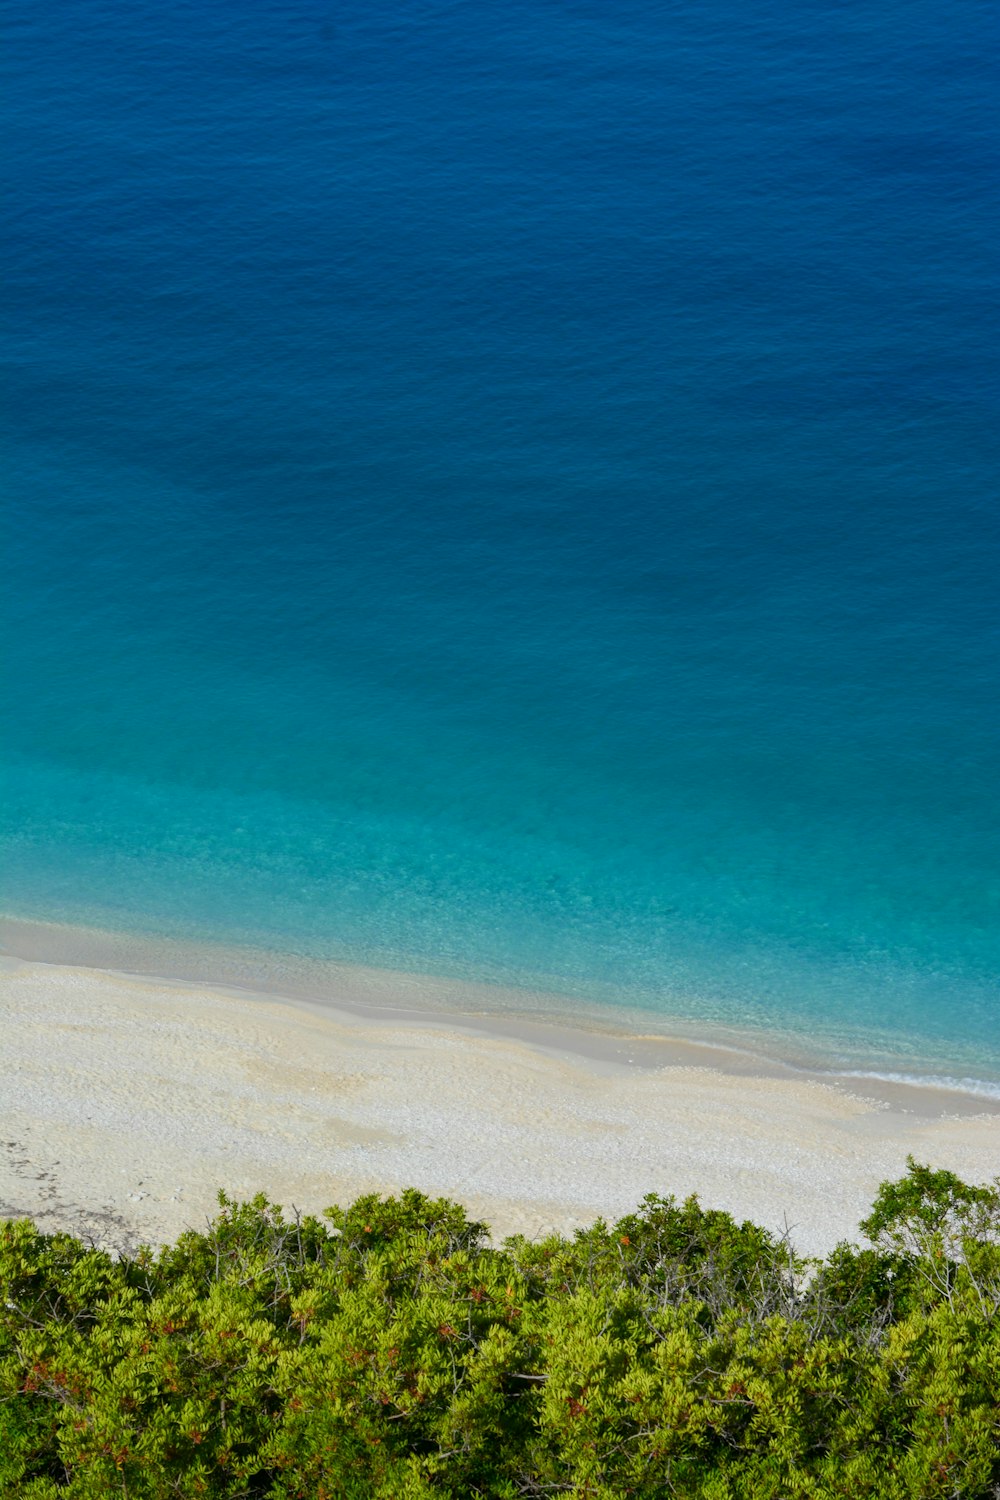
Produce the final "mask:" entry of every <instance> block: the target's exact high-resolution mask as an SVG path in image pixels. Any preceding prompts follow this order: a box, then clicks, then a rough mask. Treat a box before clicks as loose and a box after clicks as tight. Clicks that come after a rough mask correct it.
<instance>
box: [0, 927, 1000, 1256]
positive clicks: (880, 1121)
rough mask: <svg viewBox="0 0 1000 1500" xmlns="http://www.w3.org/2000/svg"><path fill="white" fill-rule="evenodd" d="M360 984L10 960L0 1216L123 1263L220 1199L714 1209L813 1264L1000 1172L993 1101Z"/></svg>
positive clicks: (525, 1221) (600, 1210) (407, 987)
mask: <svg viewBox="0 0 1000 1500" xmlns="http://www.w3.org/2000/svg"><path fill="white" fill-rule="evenodd" d="M5 927H6V928H7V931H6V932H5V937H6V938H8V939H9V937H10V932H9V924H5ZM35 936H36V938H37V937H38V933H37V931H36V934H35ZM341 977H342V983H341V986H340V988H339V989H338V990H337V992H336V993H334V994H330V995H328V996H326V997H325V998H323V999H317V998H316V997H315V996H307V995H303V994H296V993H291V994H289V993H285V994H278V993H274V992H271V991H266V990H260V989H252V988H250V987H248V986H247V985H245V984H243V985H240V984H236V983H219V982H205V981H202V982H196V981H194V980H192V979H187V978H167V977H163V976H139V975H135V974H130V973H126V972H122V971H120V970H119V971H117V972H116V971H114V970H112V969H110V968H100V967H96V966H85V965H81V964H79V963H78V964H75V965H70V964H66V963H59V962H52V961H51V960H50V961H47V962H45V961H40V960H38V959H36V958H30V957H23V956H20V957H19V956H16V955H10V956H8V957H6V958H5V959H4V960H3V963H2V968H0V996H2V1006H3V1012H4V1022H3V1035H4V1037H5V1039H6V1040H5V1043H4V1052H5V1064H6V1066H5V1068H4V1070H3V1080H4V1081H3V1084H2V1088H3V1091H4V1095H5V1097H4V1101H3V1111H4V1120H5V1124H6V1129H5V1130H4V1143H3V1160H2V1165H0V1213H3V1214H4V1215H6V1216H7V1217H14V1216H20V1215H28V1216H31V1217H34V1218H35V1219H36V1222H38V1224H39V1227H41V1228H43V1229H46V1230H52V1229H55V1228H64V1229H73V1230H74V1231H75V1232H77V1233H84V1234H90V1235H93V1236H94V1237H95V1238H96V1239H97V1240H98V1242H101V1243H105V1244H107V1245H108V1246H109V1248H114V1249H122V1248H127V1247H128V1246H130V1245H134V1244H135V1243H136V1242H138V1241H139V1240H150V1241H152V1242H153V1243H159V1242H160V1241H161V1240H164V1239H170V1238H173V1237H174V1236H175V1235H176V1234H177V1233H179V1232H180V1230H181V1229H183V1228H184V1227H188V1226H201V1225H203V1224H204V1221H205V1219H206V1217H208V1216H210V1215H211V1213H212V1212H213V1211H214V1207H215V1193H216V1191H217V1189H219V1188H224V1189H225V1190H226V1191H227V1192H229V1193H230V1194H232V1195H235V1196H248V1195H252V1194H254V1193H256V1192H258V1191H264V1192H266V1193H268V1194H269V1195H270V1196H271V1197H273V1198H275V1199H276V1200H277V1201H280V1202H282V1203H284V1204H286V1205H293V1204H294V1205H295V1206H297V1207H299V1208H301V1209H303V1210H305V1211H310V1212H316V1211H319V1210H321V1209H322V1208H324V1207H326V1206H327V1205H329V1204H330V1203H333V1202H345V1201H348V1200H349V1199H350V1198H352V1197H356V1196H358V1195H359V1194H360V1193H362V1192H370V1191H379V1192H383V1193H388V1192H394V1191H398V1190H399V1189H401V1188H402V1187H406V1186H415V1187H419V1188H422V1189H423V1190H424V1191H426V1192H429V1193H432V1194H434V1195H441V1196H448V1197H452V1198H456V1199H458V1200H459V1201H461V1202H462V1203H464V1204H465V1205H466V1206H467V1208H468V1209H469V1211H470V1213H471V1214H472V1215H473V1216H474V1217H478V1218H483V1219H486V1220H487V1222H489V1223H490V1225H491V1227H492V1229H493V1231H494V1233H495V1234H496V1235H497V1236H498V1237H499V1236H502V1235H505V1234H508V1233H512V1232H524V1233H527V1234H529V1235H532V1236H537V1235H541V1234H545V1233H547V1232H550V1231H551V1230H558V1231H560V1232H562V1233H568V1232H571V1231H572V1230H573V1229H574V1228H576V1227H580V1226H581V1225H583V1224H586V1223H588V1222H591V1221H592V1220H593V1219H594V1218H596V1217H597V1216H598V1215H603V1216H605V1217H609V1218H612V1217H616V1216H618V1215H620V1214H622V1213H625V1212H628V1211H629V1210H631V1209H633V1208H634V1207H635V1206H636V1205H637V1203H638V1202H639V1201H641V1198H642V1197H643V1196H644V1195H645V1194H646V1193H648V1192H658V1193H662V1194H670V1193H672V1194H675V1195H676V1196H678V1197H685V1196H687V1195H688V1194H689V1193H692V1192H695V1193H697V1194H698V1195H699V1197H700V1198H701V1200H702V1202H703V1203H705V1204H706V1205H707V1206H711V1207H719V1208H725V1209H727V1210H728V1211H729V1212H731V1213H733V1214H734V1215H735V1216H736V1217H737V1218H752V1219H755V1220H756V1221H757V1222H760V1223H762V1224H764V1225H765V1226H766V1227H767V1228H769V1229H772V1230H774V1231H776V1232H779V1233H780V1232H782V1231H783V1229H784V1228H785V1227H786V1226H789V1227H790V1229H791V1235H792V1239H793V1242H794V1243H795V1244H796V1245H797V1247H798V1248H799V1249H800V1250H802V1251H803V1252H804V1253H808V1254H817V1253H824V1252H825V1251H827V1250H829V1249H830V1248H832V1245H833V1244H834V1243H836V1241H837V1240H838V1239H840V1238H845V1237H846V1238H849V1237H851V1236H853V1235H855V1234H856V1226H857V1222H858V1219H859V1218H860V1217H862V1216H863V1215H864V1213H865V1212H866V1211H867V1209H868V1207H869V1205H870V1203H871V1199H872V1196H873V1194H874V1192H875V1191H876V1190H877V1187H878V1184H879V1182H881V1181H882V1180H884V1179H885V1178H887V1177H894V1176H898V1175H900V1174H901V1172H902V1171H903V1170H904V1169H905V1160H906V1156H907V1155H908V1154H913V1155H915V1156H916V1157H917V1158H918V1159H921V1160H928V1161H930V1162H931V1163H932V1164H934V1165H945V1166H949V1167H951V1168H952V1170H955V1171H957V1172H958V1173H959V1175H963V1176H966V1177H968V1178H969V1179H971V1180H974V1181H977V1180H985V1179H987V1178H991V1177H993V1176H995V1175H996V1173H997V1171H998V1170H1000V1100H996V1099H990V1098H976V1097H975V1096H973V1095H970V1094H956V1093H948V1092H947V1091H946V1090H943V1089H937V1088H927V1087H916V1086H913V1085H907V1084H893V1083H891V1082H879V1081H878V1080H872V1079H861V1080H859V1079H856V1078H850V1077H844V1076H840V1077H838V1076H836V1075H831V1074H819V1073H815V1072H812V1073H809V1072H805V1071H802V1070H798V1069H796V1068H794V1067H792V1066H790V1065H786V1064H783V1063H780V1062H775V1061H773V1060H769V1059H766V1058H761V1057H759V1056H754V1055H753V1054H750V1053H748V1052H745V1051H739V1050H736V1049H730V1050H726V1049H724V1048H721V1047H719V1046H717V1045H716V1044H715V1043H714V1042H710V1043H705V1042H698V1041H692V1040H687V1039H684V1038H673V1039H667V1038H659V1037H655V1036H649V1035H630V1034H629V1033H628V1032H627V1031H624V1030H622V1031H618V1032H611V1031H609V1030H605V1031H594V1030H589V1029H587V1028H586V1027H579V1026H576V1027H573V1026H567V1025H559V1024H556V1023H553V1022H552V1021H551V1020H550V1019H546V1020H544V1021H540V1022H533V1021H531V1020H530V1018H526V1017H524V1016H512V1015H506V1016H505V1015H501V1014H497V1013H482V1012H477V1011H476V1010H475V1008H474V1004H473V1002H474V1001H475V999H476V994H475V987H468V986H462V985H460V984H458V982H452V981H447V982H446V984H447V992H448V994H449V995H450V996H451V998H452V999H455V998H456V996H457V995H459V994H461V995H462V996H464V997H465V999H466V1001H467V1007H466V1009H464V1010H463V1011H462V1012H461V1013H457V1012H455V1011H449V1010H447V1009H445V1008H444V1007H443V1006H439V1007H437V1008H428V1007H427V1006H426V1005H425V1006H423V1007H421V1006H415V1005H414V1004H413V1001H414V999H415V998H416V997H417V995H418V994H419V993H422V992H423V989H424V988H425V986H424V982H423V981H414V980H412V978H411V979H410V980H409V982H408V981H407V977H406V976H397V975H393V974H387V973H386V974H383V973H380V972H379V971H365V970H356V969H351V968H349V967H347V966H344V967H343V969H342V971H341ZM293 988H294V987H293ZM438 994H439V995H440V990H438ZM401 1001H402V1002H403V1003H402V1004H400V1003H399V1002H401ZM379 1002H380V1003H379ZM389 1002H395V1003H389ZM470 1007H471V1008H470Z"/></svg>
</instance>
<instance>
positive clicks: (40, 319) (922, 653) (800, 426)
mask: <svg viewBox="0 0 1000 1500" xmlns="http://www.w3.org/2000/svg"><path fill="white" fill-rule="evenodd" d="M13 10H14V24H13V26H12V29H11V46H10V48H9V49H8V66H9V68H10V70H11V74H12V76H11V78H10V79H9V80H8V84H9V86H8V89H7V91H6V98H7V101H8V102H7V105H6V108H7V110H8V111H9V113H10V117H11V118H10V121H9V123H10V125H11V126H12V128H13V129H15V130H16V131H17V132H18V139H19V140H20V141H21V142H22V143H23V145H22V149H21V150H20V153H19V155H18V156H17V157H16V158H15V159H13V160H12V162H11V165H10V169H9V170H10V174H11V183H10V187H11V189H12V191H11V193H10V202H11V203H12V205H13V210H14V211H13V214H12V216H11V217H12V223H11V233H10V240H11V243H12V245H13V257H12V259H13V275H12V278H11V284H10V287H9V290H8V296H9V313H8V326H9V329H10V337H9V339H8V344H7V389H8V391H9V393H10V399H9V400H8V402H7V413H6V415H7V430H6V446H5V470H4V472H5V476H6V481H5V488H6V493H7V500H8V517H9V519H8V522H7V528H6V548H7V556H8V572H9V576H10V581H11V587H10V590H9V593H8V598H7V604H6V608H7V610H8V615H7V622H6V635H7V639H8V642H9V649H8V651H7V657H6V668H5V670H6V692H5V700H6V705H7V706H6V712H5V725H4V739H3V755H4V791H5V796H4V808H5V819H4V833H3V880H2V905H3V906H4V907H5V908H6V909H7V910H10V911H14V912H17V913H20V914H22V915H25V916H30V917H36V918H42V919H52V920H60V921H70V922H79V923H83V924H85V925H95V926H103V927H112V928H123V929H132V930H136V931H147V932H151V933H167V934H173V935H176V936H178V937H186V938H208V939H212V940H216V941H219V942H222V943H227V944H232V943H240V942H254V943H256V944H258V945H262V946H265V947H269V948H272V949H274V950H277V951H282V950H284V951H287V952H294V953H304V954H312V955H316V956H320V957H324V956H325V957H340V958H351V959H356V960H361V961H364V962H370V963H374V964H377V965H383V966H387V967H397V968H403V969H413V970H419V971H426V972H431V973H443V974H457V975H464V976H468V977H472V978H477V979H487V980H492V981H495V982H497V983H499V984H503V985H518V984H521V985H528V986H540V987H542V988H545V989H549V990H552V991H554V992H556V993H558V994H561V995H562V996H564V997H565V998H566V999H567V1000H568V1001H570V1002H571V1001H572V999H573V997H574V996H575V997H578V998H579V999H580V1000H581V1001H588V1002H592V1001H595V1000H596V1001H599V1002H601V1003H603V1004H607V1005H609V1006H611V1005H613V1006H626V1007H635V1006H644V1007H647V1008H648V1009H650V1010H652V1011H655V1012H657V1014H658V1015H660V1016H661V1017H670V1016H678V1017H682V1018H686V1019H687V1020H688V1021H689V1022H698V1021H703V1022H705V1023H706V1024H708V1023H722V1024H725V1025H732V1026H736V1027H740V1028H747V1027H749V1028H759V1029H761V1030H762V1031H763V1032H773V1033H791V1034H794V1035H795V1036H797V1037H799V1038H800V1039H801V1041H802V1044H803V1045H807V1046H809V1047H812V1048H815V1049H816V1050H817V1052H820V1053H822V1054H823V1055H824V1056H827V1057H832V1058H840V1059H842V1060H847V1061H848V1062H850V1063H852V1064H858V1065H862V1066H867V1065H871V1066H879V1067H882V1068H889V1067H891V1065H892V1061H893V1059H894V1058H895V1059H897V1060H901V1061H905V1064H906V1067H907V1068H910V1069H912V1068H913V1067H922V1068H924V1069H925V1070H926V1071H928V1072H931V1073H946V1074H955V1075H958V1076H967V1075H972V1076H975V1077H980V1078H983V1079H989V1078H1000V1035H998V1019H1000V989H998V984H997V976H998V973H1000V921H998V918H1000V879H998V873H997V870H998V866H997V854H998V838H997V835H998V832H1000V828H998V824H1000V817H998V812H997V798H996V788H997V785H998V784H1000V783H998V776H997V771H998V766H1000V754H998V751H1000V706H998V699H997V691H996V689H997V663H998V634H1000V632H998V626H997V613H996V598H995V596H996V577H997V564H998V561H1000V557H998V553H1000V545H998V542H1000V536H998V532H1000V527H998V522H997V508H996V501H997V494H996V476H997V472H998V468H997V442H996V426H995V417H994V409H995V398H996V395H997V391H998V389H1000V382H998V380H997V348H998V343H997V338H996V334H997V327H996V322H997V320H996V316H995V306H996V303H995V295H996V291H997V281H998V279H1000V278H998V274H997V264H996V257H995V250H994V245H995V234H996V230H997V228H998V224H997V214H996V211H995V203H994V197H993V193H992V188H991V184H992V182H993V181H994V180H995V168H996V165H997V161H998V156H1000V151H998V145H1000V141H998V130H997V124H996V119H995V113H994V111H993V110H992V107H991V104H990V86H989V79H988V76H987V74H986V72H985V71H984V70H983V67H982V63H981V57H982V55H983V51H984V44H985V42H986V41H987V40H988V39H987V38H986V37H985V35H984V32H985V22H984V18H983V12H982V11H981V10H980V9H979V8H978V7H975V6H972V5H968V6H966V5H961V4H960V5H959V6H957V7H950V8H949V9H948V11H947V12H945V10H944V9H943V8H941V9H940V10H938V9H936V8H934V7H926V8H924V9H922V10H921V12H920V15H919V17H917V19H916V22H914V18H913V16H912V13H911V12H909V11H907V12H906V13H905V19H906V24H905V26H904V24H903V21H904V12H903V11H902V10H900V11H899V12H898V13H897V12H896V11H895V10H894V9H893V7H890V8H889V10H888V11H883V12H880V16H879V19H878V21H877V23H876V22H875V21H873V20H872V18H871V17H869V16H867V15H864V16H863V15H861V13H856V14H855V13H853V12H851V11H850V10H849V9H845V8H844V7H834V6H827V5H817V6H815V7H813V8H812V9H810V10H809V11H808V12H803V13H795V14H791V13H786V11H785V10H784V9H783V8H780V7H770V8H768V7H765V8H764V10H763V11H760V10H758V11H757V12H756V13H755V14H754V15H753V16H752V17H747V15H746V14H745V13H744V11H743V9H742V8H738V7H733V8H732V10H731V12H730V10H729V9H728V8H727V7H723V8H722V9H721V10H718V9H716V10H715V11H713V13H712V14H711V15H708V14H705V13H703V12H701V11H697V12H696V11H694V10H688V9H683V8H682V9H679V10H676V11H674V12H671V13H670V14H669V15H665V14H664V12H663V9H662V7H656V6H652V5H643V4H635V5H628V6H626V7H625V8H624V9H623V10H620V11H619V10H616V12H615V13H614V14H613V15H611V14H609V13H606V11H605V9H604V8H599V7H591V6H584V5H580V6H573V7H570V8H569V9H567V10H566V11H565V13H563V12H560V14H559V15H558V16H556V15H555V14H554V13H553V14H548V13H545V14H541V13H539V12H538V10H537V8H536V7H530V6H527V5H525V6H519V5H515V6H510V5H505V6H504V7H495V6H493V5H489V4H485V3H483V4H475V5H472V6H468V7H463V8H461V9H456V8H454V7H452V6H448V5H431V4H428V5H426V6H419V7H406V8H398V9H392V10H390V11H388V12H385V11H383V12H380V13H378V14H372V13H370V11H369V10H368V9H364V8H361V7H352V6H350V5H348V6H345V7H343V8H342V9H341V11H340V12H339V13H338V16H337V18H336V19H335V20H331V18H330V16H329V14H328V12H327V10H326V9H325V8H324V7H321V6H319V5H310V4H307V5H305V6H304V7H302V8H301V9H300V10H298V11H296V12H295V13H294V14H291V13H289V12H287V11H286V10H284V9H278V8H272V7H270V6H266V5H254V6H251V7H249V8H248V9H246V10H245V11H242V12H241V13H240V14H239V15H234V14H232V13H231V10H230V9H229V8H223V7H221V6H217V5H214V4H208V5H203V6H199V7H197V8H194V7H187V6H180V7H176V8H172V9H171V10H170V11H169V13H164V12H163V11H162V9H161V8H158V7H153V6H152V5H143V4H140V5H137V6H135V7H130V8H129V11H128V13H127V14H125V13H115V14H111V13H109V12H107V11H106V9H105V8H101V7H97V6H96V5H94V4H92V3H86V0H74V3H58V0H57V3H56V4H54V5H53V6H52V7H50V8H47V9H46V11H45V13H44V14H40V13H38V12H36V11H34V10H31V11H29V10H28V9H27V8H22V7H18V6H14V7H13Z"/></svg>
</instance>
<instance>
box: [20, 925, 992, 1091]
mask: <svg viewBox="0 0 1000 1500" xmlns="http://www.w3.org/2000/svg"><path fill="white" fill-rule="evenodd" d="M5 956H6V957H10V958H15V959H19V960H22V961H27V962H32V963H41V964H49V965H57V966H62V967H69V968H82V969H93V970H99V971H101V972H106V973H111V974H117V975H120V976H122V977H127V978H133V979H137V980H148V981H155V982H157V983H162V984H174V983H178V984H184V985H194V986H207V987H210V988H211V989H213V990H218V991H220V992H231V993H233V994H238V995H241V996H243V997H247V998H258V999H265V1000H267V999H270V1000H276V1001H279V1002H282V1003H289V1004H294V1005H303V1006H308V1007H315V1008H316V1009H317V1011H318V1012H319V1013H320V1014H324V1013H327V1012H329V1013H336V1012H340V1013H344V1014H348V1015H351V1016H353V1017H356V1018H358V1019H362V1020H369V1021H372V1022H374V1023H378V1024H382V1023H386V1022H388V1021H394V1022H396V1023H399V1024H408V1025H415V1026H423V1025H435V1024H441V1023H442V1022H443V1023H445V1024H446V1025H448V1026H450V1027H454V1028H455V1029H457V1030H460V1031H472V1032H475V1033H477V1034H481V1035H484V1036H489V1037H494V1038H498V1039H503V1038H510V1039H513V1040H516V1041H523V1042H525V1043H527V1044H528V1045H532V1046H537V1047H540V1048H542V1049H543V1050H544V1049H546V1048H554V1049H555V1050H556V1051H557V1052H559V1053H563V1052H566V1053H570V1054H572V1055H579V1056H580V1057H582V1058H590V1059H592V1060H594V1061H608V1062H614V1061H621V1062H624V1063H626V1064H628V1065H629V1066H638V1067H652V1068H655V1067H661V1066H664V1065H678V1066H685V1065H689V1066H696V1067H698V1066H705V1067H710V1068H716V1069H718V1070H720V1071H722V1072H725V1073H727V1074H737V1075H752V1076H755V1077H775V1078H790V1079H800V1080H804V1081H815V1082H820V1083H829V1084H833V1085H835V1086H840V1087H843V1088H846V1089H848V1090H850V1091H853V1092H857V1093H860V1094H862V1095H863V1096H864V1097H866V1098H872V1099H876V1100H879V1101H882V1102H884V1103H888V1104H890V1105H894V1106H896V1105H898V1106H899V1107H901V1108H904V1109H907V1110H913V1111H914V1112H916V1113H920V1114H928V1115H936V1114H938V1113H940V1112H942V1111H947V1112H949V1113H960V1114H978V1113H982V1112H984V1111H985V1112H991V1111H993V1110H994V1109H995V1110H996V1111H997V1112H1000V1079H997V1080H995V1081H994V1080H993V1079H991V1078H985V1077H973V1076H966V1077H958V1076H955V1075H954V1074H944V1075H942V1074H936V1073H929V1072H928V1073H922V1072H921V1073H915V1072H914V1073H910V1072H907V1071H906V1062H905V1059H903V1058H901V1059H899V1067H898V1068H897V1067H890V1066H888V1065H887V1066H886V1067H885V1068H884V1069H882V1068H880V1067H877V1066H874V1065H873V1066H872V1067H869V1068H866V1067H859V1066H853V1065H850V1064H848V1063H844V1064H838V1063H837V1062H835V1061H833V1060H821V1059H819V1058H818V1057H817V1056H816V1055H815V1054H813V1055H810V1054H809V1053H808V1052H807V1051H806V1050H805V1049H804V1047H803V1043H802V1038H801V1037H799V1036H797V1035H795V1034H794V1033H791V1032H788V1033H786V1032H776V1031H766V1032H765V1031H760V1030H752V1029H750V1028H746V1029H743V1030H740V1029H738V1028H736V1027H732V1026H726V1025H724V1024H722V1023H721V1022H715V1023H713V1022H707V1021H706V1022H700V1021H693V1020H688V1019H686V1018H683V1017H679V1016H670V1015H658V1014H656V1013H653V1012H650V1011H646V1010H641V1009H639V1008H637V1007H635V1008H629V1007H624V1006H623V1007H622V1008H621V1009H617V1008H614V1009H613V1008H612V1007H610V1006H608V1005H601V1004H599V1003H596V1002H590V1001H582V1000H576V999H570V998H569V997H566V996H562V995H558V994H555V993H553V992H549V991H544V990H537V989H527V988H522V989H511V988H509V987H504V986H501V985H498V984H492V983H487V982H485V981H477V980H471V979H468V980H467V979H456V978H450V977H444V976H439V975H433V974H424V973H420V972H412V971H407V970H394V969H383V968H376V967H374V966H371V965H364V964H360V963H351V962H347V961H341V960H335V959H317V958H314V957H311V956H304V955H300V954H295V953H286V952H280V951H276V950H271V949H266V948H255V947H251V946H249V945H239V946H227V945H223V944H220V943H214V942H209V941H204V940H184V939H178V938H173V937H160V936H153V935H149V934H145V933H131V932H127V931H114V930H111V929H104V928H94V927H83V926H75V925H71V924H69V923H57V922H42V921H36V920H32V919H28V918H20V917H12V916H9V915H7V914H6V913H4V912H0V959H2V958H3V957H5Z"/></svg>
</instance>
